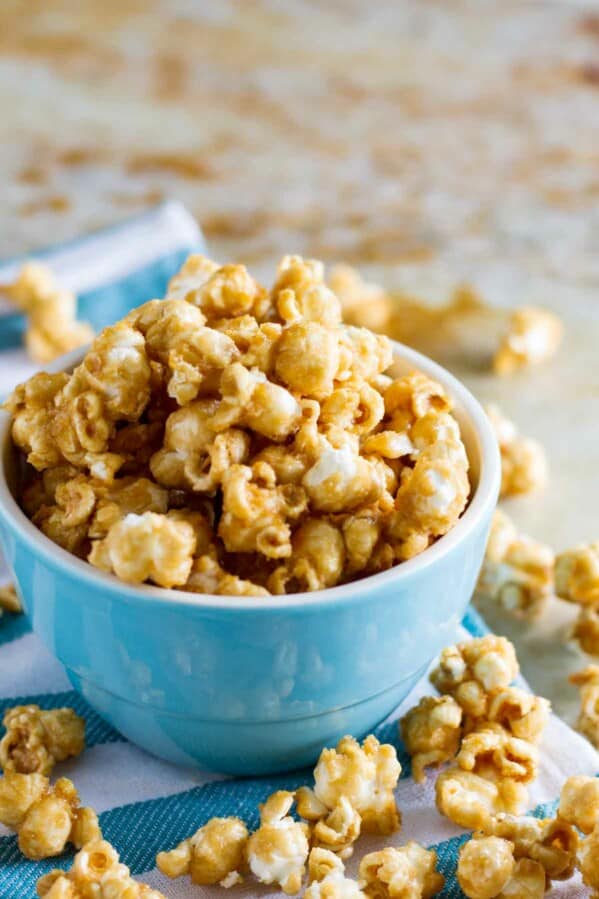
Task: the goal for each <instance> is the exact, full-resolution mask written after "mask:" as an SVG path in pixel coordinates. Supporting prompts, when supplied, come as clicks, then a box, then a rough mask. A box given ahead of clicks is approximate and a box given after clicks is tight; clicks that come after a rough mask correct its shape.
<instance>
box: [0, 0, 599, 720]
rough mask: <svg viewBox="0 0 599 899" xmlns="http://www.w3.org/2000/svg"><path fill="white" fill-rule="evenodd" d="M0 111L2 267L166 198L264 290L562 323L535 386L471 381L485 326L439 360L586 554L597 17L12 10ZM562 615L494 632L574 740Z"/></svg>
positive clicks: (55, 4) (329, 7) (107, 5)
mask: <svg viewBox="0 0 599 899" xmlns="http://www.w3.org/2000/svg"><path fill="white" fill-rule="evenodd" d="M0 103H1V108H2V116H1V118H0V133H1V144H0V183H1V184H2V194H3V202H2V205H1V207H0V221H1V225H2V227H1V231H0V233H1V235H2V237H1V242H0V243H1V245H0V252H1V254H2V256H4V257H9V256H12V255H16V254H22V253H33V252H34V251H35V250H36V249H38V248H41V247H44V246H46V245H48V244H50V243H55V242H57V241H62V240H66V239H69V238H73V237H76V236H79V235H80V234H82V233H85V232H88V231H90V230H94V229H97V228H100V227H103V226H106V225H110V224H113V223H115V222H117V221H120V220H122V219H125V218H127V217H130V216H132V215H134V214H136V213H139V212H141V211H142V210H144V209H146V208H147V207H151V206H153V205H155V204H157V203H160V202H161V201H163V200H166V199H178V200H180V201H181V202H182V203H184V204H185V205H186V207H187V208H188V209H189V210H190V212H191V213H192V214H193V215H194V216H195V218H196V219H197V221H198V223H199V224H200V226H201V228H202V230H203V232H204V235H205V237H206V240H207V242H208V246H209V250H210V253H211V255H213V256H214V257H215V258H216V259H218V260H220V261H223V262H225V261H242V262H245V263H247V264H248V266H250V267H251V268H252V269H253V270H255V271H256V272H257V273H258V274H259V275H260V276H262V277H265V278H268V277H270V276H271V275H272V272H273V270H274V266H275V264H276V261H277V260H278V258H279V257H280V256H281V255H282V254H284V253H302V254H306V255H310V256H317V257H319V258H322V259H324V260H325V261H326V262H330V263H332V262H341V261H343V262H348V263H350V264H352V265H355V266H357V267H358V268H359V269H360V271H361V272H362V273H363V274H364V275H365V276H367V277H368V278H369V279H370V280H374V281H375V282H379V283H381V284H383V285H384V286H385V287H387V288H390V289H393V290H395V291H400V292H410V293H411V294H415V295H417V296H419V297H423V298H425V299H426V300H427V301H428V302H430V303H432V304H435V303H439V302H442V301H444V300H445V299H447V297H448V296H449V295H450V293H451V291H452V290H453V289H454V288H455V286H456V285H458V284H461V283H464V282H466V283H468V284H470V285H473V286H474V287H475V288H476V289H477V291H478V292H479V294H480V296H481V297H482V298H483V300H484V301H485V302H486V303H488V304H489V305H490V306H491V307H492V308H493V309H498V310H500V309H502V308H507V307H513V306H517V305H519V304H522V303H534V304H539V305H542V306H546V307H548V308H551V309H552V310H553V311H555V312H558V314H559V315H560V316H561V317H562V318H563V319H564V321H565V326H566V338H565V341H564V343H563V346H562V349H561V350H560V352H559V354H558V356H557V357H556V358H555V359H554V360H552V361H551V362H550V363H548V364H547V365H546V366H544V367H542V368H539V369H538V370H534V371H531V372H527V373H524V374H521V375H517V376H515V377H514V378H511V379H504V380H500V379H498V378H496V377H494V376H493V375H492V374H491V373H490V372H489V370H488V368H487V367H485V366H481V365H480V364H479V362H478V361H476V360H477V359H478V358H479V357H478V356H477V353H476V352H470V350H471V349H472V346H474V345H475V344H476V343H477V341H478V340H479V339H480V340H481V341H482V342H483V343H484V341H485V340H488V338H489V334H490V332H491V330H492V328H493V327H495V324H494V319H493V316H492V315H490V316H489V317H488V318H486V319H485V321H484V322H483V323H481V324H480V327H479V331H478V333H475V334H472V333H470V334H468V335H467V337H466V338H465V339H463V340H462V341H461V342H460V341H459V340H457V338H456V339H455V340H454V339H453V338H451V339H450V340H449V342H448V343H447V344H446V345H443V346H441V347H437V352H436V355H437V357H438V358H440V360H441V361H446V362H447V361H448V360H449V363H450V367H451V368H452V369H453V370H454V371H455V372H456V373H457V374H458V375H459V376H461V377H463V378H464V379H465V380H466V381H467V382H468V383H469V384H470V386H472V388H473V389H474V390H475V392H476V393H477V394H478V395H479V397H481V399H483V400H485V401H488V400H496V401H498V402H499V403H500V404H501V406H502V408H503V409H504V411H505V413H506V414H508V415H509V416H510V417H511V418H513V419H514V420H515V421H516V422H517V424H519V425H520V426H521V427H522V430H523V431H524V432H525V433H527V434H529V435H530V436H533V437H535V438H537V439H539V440H540V441H541V442H542V443H543V444H544V445H545V446H546V448H547V451H548V454H549V460H550V464H551V472H552V473H551V479H550V483H549V485H548V487H547V488H546V489H545V491H544V492H543V494H542V495H536V494H535V495H531V496H529V497H525V498H522V499H518V500H513V501H511V502H510V503H509V504H507V507H508V510H509V512H510V514H513V515H514V517H515V519H516V520H517V521H518V523H519V524H520V525H522V527H523V528H524V529H525V530H526V531H527V532H529V533H531V534H533V535H534V536H535V537H537V538H539V539H543V540H546V541H547V542H549V543H551V544H552V545H553V546H554V547H555V548H556V549H562V548H565V547H566V546H571V545H573V544H574V543H576V542H578V541H581V540H584V541H588V540H591V539H597V537H599V533H598V522H599V512H598V511H597V510H598V509H599V452H598V448H599V299H598V289H599V6H596V5H595V6H592V5H590V4H578V3H551V2H544V3H540V2H535V3H524V2H520V3H515V2H509V0H502V2H493V3H492V2H486V0H477V2H470V3H468V2H457V0H439V2H428V0H422V2H416V0H413V2H408V0H402V2H397V0H379V2H376V3H370V2H367V0H331V2H328V3H326V4H324V3H316V2H309V0H282V2H275V0H271V2H267V0H264V2H254V0H252V2H243V3H241V2H238V3H234V2H228V0H221V2H207V0H198V2H194V0H86V2H84V3H77V4H75V3H73V2H72V0H29V2H28V3H27V4H26V8H25V7H24V4H23V3H22V2H19V0H3V2H2V4H1V6H0ZM399 314H400V315H401V311H400V313H399ZM0 327H2V325H1V323H0ZM456 347H458V348H460V351H459V352H457V351H456ZM464 347H466V349H467V350H468V352H463V353H462V352H461V349H462V348H464ZM572 616H573V611H572V610H571V609H570V608H569V607H566V606H565V604H554V605H552V606H551V608H550V609H549V610H548V612H547V613H546V614H545V615H544V616H543V618H542V619H541V621H540V622H538V623H536V624H534V625H523V624H521V623H514V622H513V621H510V620H508V619H506V618H505V617H502V616H500V615H497V614H496V613H493V612H489V621H490V623H491V624H492V625H493V626H494V627H495V628H496V629H497V630H499V631H500V632H504V633H507V634H508V635H510V636H511V637H513V638H515V639H516V642H517V643H518V646H519V650H520V654H521V655H522V657H523V660H524V669H525V672H526V673H527V674H528V675H529V677H530V679H531V680H532V682H533V686H535V687H536V688H537V689H538V690H540V691H541V692H544V693H545V694H546V695H549V696H551V698H552V699H553V700H554V703H555V705H556V707H557V710H558V711H560V712H563V713H565V714H566V715H567V717H568V718H569V719H570V720H572V718H573V717H574V714H575V708H576V704H577V699H576V694H575V691H574V688H571V687H569V686H568V685H567V683H566V680H565V675H566V672H567V671H568V670H571V669H573V668H575V667H580V666H581V659H580V658H579V657H578V656H577V655H576V653H575V651H574V650H573V649H572V648H571V647H567V646H566V645H565V644H564V639H563V637H564V632H565V630H564V629H565V627H566V626H567V624H568V621H569V619H570V618H572Z"/></svg>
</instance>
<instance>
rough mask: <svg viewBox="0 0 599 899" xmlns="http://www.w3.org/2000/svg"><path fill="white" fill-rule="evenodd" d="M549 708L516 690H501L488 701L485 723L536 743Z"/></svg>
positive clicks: (523, 691)
mask: <svg viewBox="0 0 599 899" xmlns="http://www.w3.org/2000/svg"><path fill="white" fill-rule="evenodd" d="M550 708H551V705H550V703H549V701H548V700H547V699H543V697H542V696H535V695H534V694H533V693H530V692H529V691H528V690H522V689H520V687H505V688H504V689H503V690H500V691H499V692H498V693H494V694H493V696H492V697H491V698H490V701H489V707H488V710H487V721H489V722H490V723H496V724H500V725H501V727H503V728H504V729H505V730H506V731H509V733H511V734H513V735H514V737H518V738H519V739H521V740H527V741H528V742H529V743H538V742H539V741H540V739H541V737H542V735H543V731H544V729H545V725H546V724H547V720H548V718H549V711H550Z"/></svg>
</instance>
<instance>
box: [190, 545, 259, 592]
mask: <svg viewBox="0 0 599 899" xmlns="http://www.w3.org/2000/svg"><path fill="white" fill-rule="evenodd" d="M184 587H185V590H189V591H190V592H191V593H205V594H208V595H210V596H270V593H269V591H268V590H267V589H266V588H265V587H261V586H260V585H259V584H255V583H254V582H253V581H249V580H245V579H244V578H240V577H237V576H236V575H234V574H229V572H228V571H225V569H224V568H223V567H222V565H220V564H219V563H218V562H217V560H216V559H214V558H213V557H212V556H209V555H204V556H200V557H199V558H197V559H194V561H193V565H192V566H191V574H190V575H189V578H188V580H187V581H186V582H185V584H184Z"/></svg>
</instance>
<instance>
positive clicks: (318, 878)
mask: <svg viewBox="0 0 599 899" xmlns="http://www.w3.org/2000/svg"><path fill="white" fill-rule="evenodd" d="M308 877H309V880H310V883H309V886H308V887H307V889H306V891H305V892H304V896H305V897H307V899H364V893H363V892H362V890H361V889H360V887H359V886H358V884H357V883H356V881H355V880H351V879H350V878H349V877H346V876H345V868H344V865H343V862H342V861H341V859H340V858H339V856H338V855H335V854H334V853H333V852H329V851H328V850H327V849H320V848H316V849H312V850H311V852H310V857H309V859H308Z"/></svg>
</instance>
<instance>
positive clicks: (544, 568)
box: [476, 509, 554, 618]
mask: <svg viewBox="0 0 599 899" xmlns="http://www.w3.org/2000/svg"><path fill="white" fill-rule="evenodd" d="M553 563H554V555H553V550H551V549H550V548H549V547H548V546H545V545H544V544H542V543H539V542H538V541H537V540H533V539H532V538H531V537H528V536H526V535H525V534H520V533H519V532H518V531H517V529H516V527H515V525H514V524H513V522H512V521H511V519H510V518H509V517H508V516H507V515H506V514H505V512H503V511H502V510H501V509H497V510H496V511H495V513H494V515H493V521H492V524H491V533H490V534H489V540H488V543H487V548H486V551H485V558H484V561H483V565H482V568H481V572H480V575H479V579H478V584H477V587H476V590H477V593H478V595H479V596H481V597H485V598H488V599H490V600H494V601H496V602H498V603H499V605H501V606H502V608H503V609H505V611H506V612H509V613H510V614H512V615H514V616H515V617H519V618H534V617H535V616H536V615H538V614H540V613H541V612H542V611H543V609H544V607H545V605H546V603H547V600H548V599H549V597H550V596H551V595H552V594H553Z"/></svg>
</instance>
